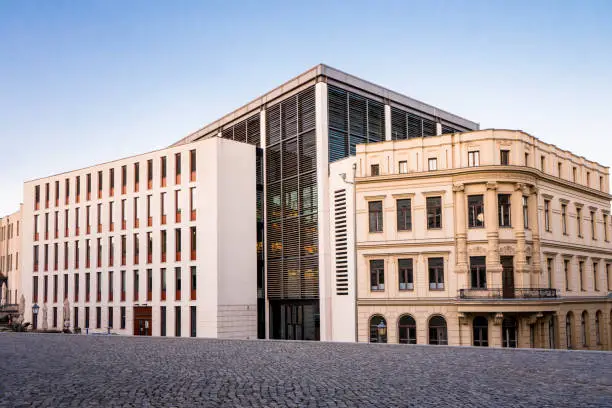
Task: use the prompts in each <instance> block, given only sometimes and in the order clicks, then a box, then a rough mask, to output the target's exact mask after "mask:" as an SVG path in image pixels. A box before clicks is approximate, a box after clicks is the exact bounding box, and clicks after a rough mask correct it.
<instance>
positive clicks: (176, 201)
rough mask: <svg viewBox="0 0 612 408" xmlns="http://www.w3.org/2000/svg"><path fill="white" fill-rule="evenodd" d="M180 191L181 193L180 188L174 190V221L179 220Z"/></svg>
mask: <svg viewBox="0 0 612 408" xmlns="http://www.w3.org/2000/svg"><path fill="white" fill-rule="evenodd" d="M180 193H181V190H174V208H175V212H174V222H176V223H179V222H181V205H180V203H179V194H180Z"/></svg>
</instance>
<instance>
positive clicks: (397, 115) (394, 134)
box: [391, 108, 408, 140]
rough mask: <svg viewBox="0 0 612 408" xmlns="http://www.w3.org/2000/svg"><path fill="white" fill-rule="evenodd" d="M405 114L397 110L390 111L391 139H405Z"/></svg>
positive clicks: (406, 135)
mask: <svg viewBox="0 0 612 408" xmlns="http://www.w3.org/2000/svg"><path fill="white" fill-rule="evenodd" d="M407 137H408V134H407V132H406V112H403V111H401V110H399V109H397V108H392V109H391V139H393V140H402V139H406V138H407Z"/></svg>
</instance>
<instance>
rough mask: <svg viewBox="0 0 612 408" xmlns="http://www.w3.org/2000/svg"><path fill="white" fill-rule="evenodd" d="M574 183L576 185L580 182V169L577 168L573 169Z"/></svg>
mask: <svg viewBox="0 0 612 408" xmlns="http://www.w3.org/2000/svg"><path fill="white" fill-rule="evenodd" d="M572 181H573V182H574V183H577V182H578V169H577V168H576V167H572Z"/></svg>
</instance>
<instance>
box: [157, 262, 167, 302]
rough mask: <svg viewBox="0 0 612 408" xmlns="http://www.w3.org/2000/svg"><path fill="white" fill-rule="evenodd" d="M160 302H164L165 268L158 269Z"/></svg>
mask: <svg viewBox="0 0 612 408" xmlns="http://www.w3.org/2000/svg"><path fill="white" fill-rule="evenodd" d="M159 272H160V280H161V282H160V287H161V300H166V268H161V269H160V271H159Z"/></svg>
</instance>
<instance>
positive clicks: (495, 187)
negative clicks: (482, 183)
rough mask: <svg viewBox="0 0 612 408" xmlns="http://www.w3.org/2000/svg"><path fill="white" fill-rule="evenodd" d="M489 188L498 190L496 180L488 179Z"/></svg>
mask: <svg viewBox="0 0 612 408" xmlns="http://www.w3.org/2000/svg"><path fill="white" fill-rule="evenodd" d="M487 190H497V183H496V182H495V181H487Z"/></svg>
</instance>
